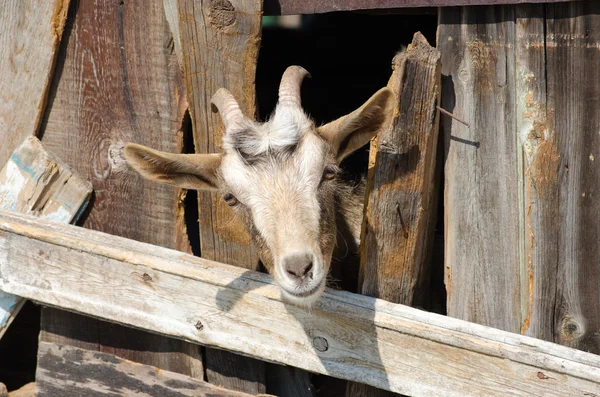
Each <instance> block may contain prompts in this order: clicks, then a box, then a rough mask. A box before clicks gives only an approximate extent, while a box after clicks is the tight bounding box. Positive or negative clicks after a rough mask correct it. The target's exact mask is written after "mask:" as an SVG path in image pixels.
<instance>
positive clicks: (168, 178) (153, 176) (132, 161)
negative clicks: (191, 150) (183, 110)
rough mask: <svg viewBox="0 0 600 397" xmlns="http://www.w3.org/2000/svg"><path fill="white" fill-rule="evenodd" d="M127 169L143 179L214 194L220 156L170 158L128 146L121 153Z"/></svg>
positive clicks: (168, 155) (178, 156) (182, 155)
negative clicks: (127, 166) (128, 166)
mask: <svg viewBox="0 0 600 397" xmlns="http://www.w3.org/2000/svg"><path fill="white" fill-rule="evenodd" d="M123 153H124V154H125V158H126V159H127V162H128V163H129V165H131V166H132V167H133V169H135V170H136V171H137V172H139V173H140V174H141V175H142V176H143V177H145V178H147V179H150V180H152V181H156V182H161V183H166V184H168V185H173V186H177V187H180V188H184V189H196V190H209V191H215V190H217V188H218V186H217V185H218V178H217V168H219V165H220V164H221V155H220V154H173V153H166V152H159V151H158V150H153V149H150V148H148V147H145V146H142V145H137V144H134V143H128V144H126V145H125V149H123Z"/></svg>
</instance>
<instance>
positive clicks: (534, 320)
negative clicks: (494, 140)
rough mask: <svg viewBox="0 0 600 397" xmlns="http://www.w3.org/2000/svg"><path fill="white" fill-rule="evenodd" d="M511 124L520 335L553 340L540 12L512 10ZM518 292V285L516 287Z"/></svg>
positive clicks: (551, 204) (553, 184)
mask: <svg viewBox="0 0 600 397" xmlns="http://www.w3.org/2000/svg"><path fill="white" fill-rule="evenodd" d="M515 17H516V24H515V26H516V45H515V56H516V74H515V76H516V85H515V89H516V100H517V103H516V105H517V108H516V120H517V134H518V137H519V143H520V145H521V146H522V150H519V152H518V154H519V155H520V158H519V160H520V164H519V171H520V174H521V175H520V178H519V179H520V181H522V186H520V187H519V188H520V193H521V197H520V198H519V202H521V203H523V204H522V206H521V208H520V210H521V213H520V219H519V223H520V224H521V227H520V236H519V237H520V240H521V241H520V243H521V245H522V247H521V249H520V251H521V252H523V256H522V257H521V270H520V273H521V285H520V286H519V288H520V290H521V291H522V293H521V310H520V313H515V315H516V316H519V317H520V321H521V333H523V334H526V335H530V336H533V337H535V338H540V339H544V340H549V341H554V340H555V339H554V331H553V330H554V310H555V307H554V306H555V303H556V296H555V295H556V286H557V281H558V280H557V276H558V274H557V266H558V261H559V253H558V250H559V247H558V245H557V241H558V238H559V236H558V230H559V228H558V227H557V225H558V219H559V216H558V178H557V173H558V172H559V162H560V160H559V157H560V156H559V153H558V147H557V137H556V131H555V129H554V127H553V126H552V125H551V123H552V120H551V118H552V114H551V113H552V112H549V111H548V103H547V92H546V87H547V84H548V82H547V76H546V48H545V47H546V46H545V41H546V37H545V29H546V26H545V21H546V18H545V11H544V7H543V6H533V5H530V6H519V7H517V8H516V15H515ZM515 288H517V286H515Z"/></svg>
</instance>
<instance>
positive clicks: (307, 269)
mask: <svg viewBox="0 0 600 397" xmlns="http://www.w3.org/2000/svg"><path fill="white" fill-rule="evenodd" d="M312 268H313V264H312V262H310V263H309V264H308V266H306V267H305V268H304V271H303V272H302V275H303V276H306V275H307V274H308V273H309V272H310V271H311V270H312Z"/></svg>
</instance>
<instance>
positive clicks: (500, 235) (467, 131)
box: [438, 2, 600, 353]
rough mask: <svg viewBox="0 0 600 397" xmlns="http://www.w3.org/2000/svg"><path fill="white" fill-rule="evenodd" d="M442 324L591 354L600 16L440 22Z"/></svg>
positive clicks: (527, 12)
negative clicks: (449, 320) (459, 322)
mask: <svg viewBox="0 0 600 397" xmlns="http://www.w3.org/2000/svg"><path fill="white" fill-rule="evenodd" d="M438 40H439V42H438V48H439V49H440V51H441V52H442V65H443V71H442V74H443V79H444V84H443V85H444V87H443V95H442V104H443V106H444V107H445V108H446V109H448V110H450V111H452V112H453V113H454V114H455V115H457V116H459V117H461V118H464V119H466V120H467V121H468V122H470V124H471V126H470V127H465V126H463V125H461V124H460V123H458V122H456V121H452V119H450V118H444V119H443V131H444V134H445V138H446V139H445V142H446V162H445V240H446V241H445V246H446V251H445V266H446V287H447V290H448V315H450V316H454V317H459V318H462V319H467V320H469V321H474V322H479V323H482V324H485V325H490V326H493V327H497V328H501V329H505V330H508V331H512V332H519V333H524V334H526V335H530V336H534V337H537V338H541V339H546V340H550V341H555V342H558V343H562V344H565V345H568V346H572V347H576V348H579V349H582V350H586V351H591V352H595V353H600V339H599V338H598V332H599V329H600V307H599V305H600V289H599V288H598V285H600V266H599V264H598V260H597V257H598V243H597V242H598V240H599V238H600V229H599V228H598V219H599V218H600V204H599V202H598V200H596V196H597V194H598V187H599V184H600V175H599V173H600V169H599V168H598V166H597V165H596V164H597V162H598V160H597V158H598V153H599V152H600V135H599V134H600V106H598V105H599V104H598V101H599V100H600V99H599V98H600V95H599V94H600V73H599V72H598V65H599V64H600V4H599V3H597V2H581V3H564V4H547V5H517V6H489V7H463V8H444V9H441V14H440V27H439V38H438Z"/></svg>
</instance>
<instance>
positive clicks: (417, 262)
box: [348, 33, 441, 396]
mask: <svg viewBox="0 0 600 397" xmlns="http://www.w3.org/2000/svg"><path fill="white" fill-rule="evenodd" d="M392 67H393V73H392V77H391V78H390V81H389V84H388V87H390V88H391V89H392V91H393V92H394V94H395V96H396V98H397V107H396V108H395V109H394V112H395V117H394V119H393V121H392V125H391V126H388V127H387V128H386V129H384V130H382V131H380V132H379V134H378V135H377V138H376V139H375V140H373V141H372V144H371V150H370V162H369V175H368V182H367V201H366V209H365V219H364V221H363V230H362V237H361V260H360V276H359V283H360V286H359V289H360V291H361V292H362V293H363V294H365V295H368V296H373V297H377V298H381V299H385V300H386V301H389V302H394V303H402V304H404V305H409V306H414V305H419V306H421V305H423V302H424V299H425V294H426V293H427V291H426V284H427V281H428V277H429V271H428V268H427V265H428V264H427V263H426V260H427V259H428V253H429V252H430V251H431V249H432V248H433V234H432V231H433V227H434V224H435V220H436V216H435V209H434V208H433V204H434V202H435V200H434V198H435V195H436V191H437V189H436V187H435V181H434V176H435V160H436V156H437V142H438V121H439V119H438V115H439V112H438V111H437V109H436V106H437V105H438V104H439V98H440V87H441V81H440V77H441V64H440V53H439V51H437V50H436V49H435V48H432V47H431V46H430V45H429V43H428V42H427V40H426V39H425V37H423V35H421V34H420V33H417V34H415V36H414V38H413V42H412V44H410V45H409V46H408V49H407V50H406V52H405V53H399V54H398V55H396V57H395V58H394V60H393V65H392ZM429 258H430V257H429ZM348 395H349V396H376V395H389V393H382V391H380V390H374V389H373V390H371V388H370V387H368V386H366V385H362V384H357V383H351V384H350V385H349V390H348Z"/></svg>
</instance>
